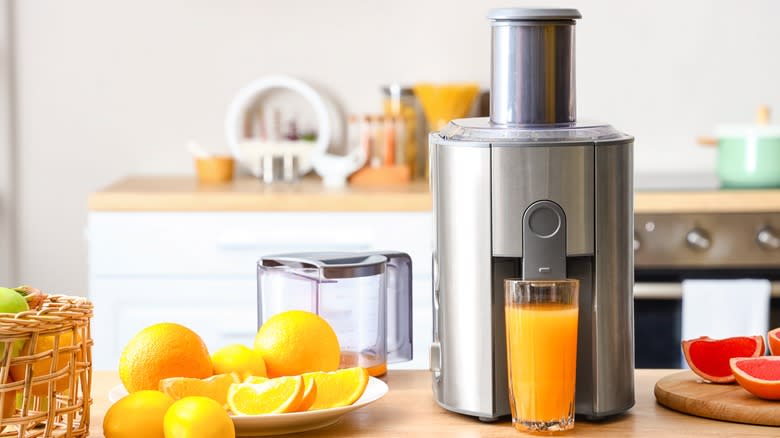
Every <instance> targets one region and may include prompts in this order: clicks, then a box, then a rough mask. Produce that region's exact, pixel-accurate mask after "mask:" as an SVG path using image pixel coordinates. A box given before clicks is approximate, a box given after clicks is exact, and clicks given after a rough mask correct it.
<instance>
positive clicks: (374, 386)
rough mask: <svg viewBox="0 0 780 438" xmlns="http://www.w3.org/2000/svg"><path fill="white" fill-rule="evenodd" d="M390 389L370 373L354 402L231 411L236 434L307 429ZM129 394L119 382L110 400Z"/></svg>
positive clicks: (334, 419) (322, 424)
mask: <svg viewBox="0 0 780 438" xmlns="http://www.w3.org/2000/svg"><path fill="white" fill-rule="evenodd" d="M388 390H389V389H388V387H387V384H386V383H385V382H383V381H381V380H379V379H377V378H376V377H369V378H368V385H367V386H366V391H365V392H364V393H363V395H362V396H361V397H360V398H359V399H358V400H357V401H356V402H355V403H353V404H352V405H350V406H344V407H340V408H331V409H321V410H318V411H307V412H292V413H288V414H266V415H231V416H230V418H231V419H232V420H233V425H234V426H235V427H236V436H266V435H281V434H285V433H295V432H305V431H307V430H314V429H319V428H322V427H326V426H330V425H331V424H335V423H336V422H338V421H339V420H340V419H341V417H343V416H344V415H345V414H347V413H349V412H352V411H354V410H357V409H360V408H362V407H364V406H368V405H370V404H371V403H373V402H375V401H377V400H379V399H380V398H382V397H384V395H385V394H387V391H388ZM126 395H127V390H126V389H125V387H124V386H122V385H117V386H115V387H113V388H111V391H109V393H108V400H109V401H111V403H115V402H116V401H117V400H119V399H121V398H122V397H124V396H126Z"/></svg>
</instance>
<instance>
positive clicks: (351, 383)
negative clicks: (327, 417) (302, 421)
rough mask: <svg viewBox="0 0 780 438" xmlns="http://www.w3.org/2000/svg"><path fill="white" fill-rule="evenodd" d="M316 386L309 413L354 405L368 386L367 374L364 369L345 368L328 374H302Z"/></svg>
mask: <svg viewBox="0 0 780 438" xmlns="http://www.w3.org/2000/svg"><path fill="white" fill-rule="evenodd" d="M303 378H304V379H312V380H314V382H315V383H316V385H317V395H316V397H315V400H314V403H313V404H312V405H311V406H310V407H309V410H310V411H315V410H318V409H328V408H337V407H341V406H349V405H351V404H352V403H355V402H356V401H357V399H359V398H360V396H361V395H363V392H364V391H365V390H366V386H368V372H367V371H366V369H365V368H361V367H355V368H345V369H343V370H338V371H333V372H330V373H323V372H315V373H306V374H303Z"/></svg>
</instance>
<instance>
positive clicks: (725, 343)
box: [682, 336, 764, 383]
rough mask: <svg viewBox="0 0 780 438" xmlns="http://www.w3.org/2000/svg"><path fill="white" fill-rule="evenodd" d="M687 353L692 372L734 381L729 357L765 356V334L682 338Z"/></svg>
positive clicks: (686, 358)
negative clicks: (718, 337)
mask: <svg viewBox="0 0 780 438" xmlns="http://www.w3.org/2000/svg"><path fill="white" fill-rule="evenodd" d="M682 349H683V354H684V355H685V361H686V362H688V366H690V367H691V371H693V372H694V373H696V374H697V375H699V377H701V378H702V379H704V380H707V381H710V382H713V383H731V382H733V381H734V374H732V372H731V367H730V366H729V360H730V359H732V358H735V357H756V356H763V355H764V337H763V336H737V337H733V338H726V339H712V338H710V337H707V336H702V337H700V338H697V339H689V340H685V341H682Z"/></svg>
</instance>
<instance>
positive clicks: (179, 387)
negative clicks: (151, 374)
mask: <svg viewBox="0 0 780 438" xmlns="http://www.w3.org/2000/svg"><path fill="white" fill-rule="evenodd" d="M237 382H239V380H238V376H237V375H235V374H232V373H231V374H217V375H216V376H211V377H207V378H205V379H195V378H192V377H170V378H168V379H162V380H160V392H162V393H165V394H168V395H169V396H171V397H172V398H173V399H174V400H179V399H182V398H184V397H190V396H201V397H208V398H210V399H212V400H215V401H216V402H217V403H219V404H221V405H224V404H225V403H227V393H228V389H230V385H232V384H234V383H237Z"/></svg>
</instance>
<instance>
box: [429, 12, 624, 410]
mask: <svg viewBox="0 0 780 438" xmlns="http://www.w3.org/2000/svg"><path fill="white" fill-rule="evenodd" d="M488 18H489V19H490V21H491V27H492V78H491V98H490V117H489V118H470V119H459V120H453V121H451V122H450V123H449V125H448V126H447V127H445V128H444V129H442V130H441V131H439V132H434V133H432V134H431V135H430V157H431V185H432V191H433V212H434V226H435V233H434V236H435V237H434V239H435V244H434V253H433V275H434V277H433V283H434V284H433V307H434V310H433V319H434V321H433V327H434V334H433V338H434V340H433V344H432V345H431V349H430V355H431V370H432V373H433V391H434V394H435V397H436V400H437V401H438V403H439V404H440V405H441V406H443V407H445V408H446V409H449V410H452V411H455V412H460V413H463V414H468V415H473V416H478V417H480V418H481V419H483V420H491V419H496V418H498V417H500V416H504V415H508V414H509V413H510V411H509V402H508V395H507V370H506V343H505V342H506V341H505V336H504V331H505V328H504V290H503V283H504V279H506V278H524V279H562V278H577V279H579V281H580V314H579V326H578V341H577V342H578V351H577V387H576V403H575V410H576V413H577V414H580V415H585V416H587V417H589V418H599V417H605V416H609V415H613V414H618V413H621V412H624V411H626V410H628V409H630V408H631V407H632V406H633V404H634V351H633V298H632V297H633V295H632V287H633V283H634V279H633V248H632V244H633V234H632V233H633V188H632V177H633V161H632V154H633V153H632V150H633V138H632V137H631V136H628V135H626V134H623V133H621V132H620V131H618V130H616V129H615V128H613V127H612V126H609V125H605V124H598V123H586V122H580V121H577V119H576V114H575V113H576V102H575V68H574V67H575V66H574V59H575V58H574V46H575V45H574V42H575V39H574V26H575V20H576V19H579V18H581V16H580V13H579V12H578V11H577V10H575V9H497V10H493V11H491V12H490V14H489V15H488Z"/></svg>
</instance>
